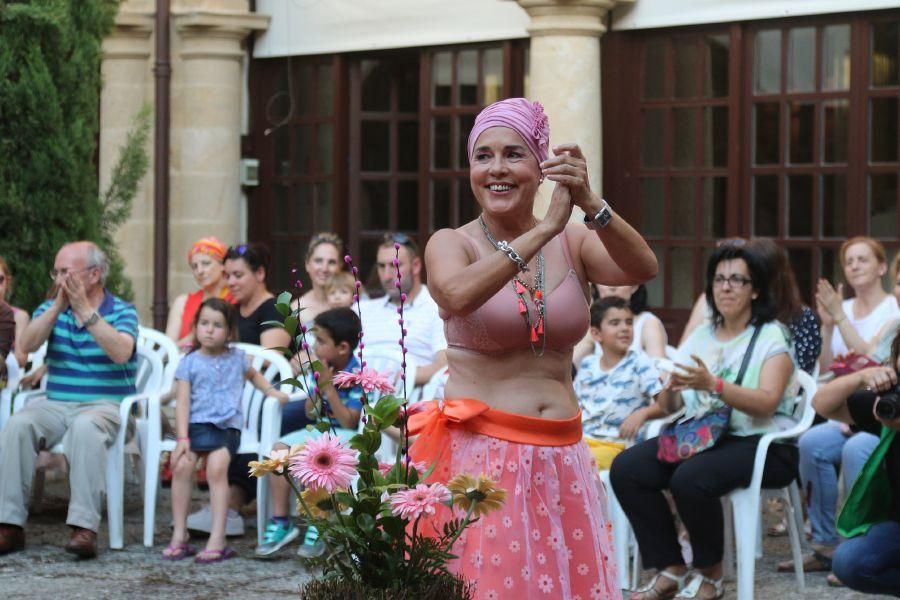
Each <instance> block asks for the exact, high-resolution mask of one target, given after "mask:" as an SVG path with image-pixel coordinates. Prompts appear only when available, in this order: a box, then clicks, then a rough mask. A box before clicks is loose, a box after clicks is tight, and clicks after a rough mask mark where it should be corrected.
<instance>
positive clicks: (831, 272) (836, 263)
mask: <svg viewBox="0 0 900 600" xmlns="http://www.w3.org/2000/svg"><path fill="white" fill-rule="evenodd" d="M819 265H820V268H821V271H822V274H821V277H822V279H827V280H828V281H831V282H832V283H834V282H837V281H840V279H841V277H843V274H844V270H843V268H841V265H840V258H839V257H838V252H837V248H822V250H821V254H820V258H819Z"/></svg>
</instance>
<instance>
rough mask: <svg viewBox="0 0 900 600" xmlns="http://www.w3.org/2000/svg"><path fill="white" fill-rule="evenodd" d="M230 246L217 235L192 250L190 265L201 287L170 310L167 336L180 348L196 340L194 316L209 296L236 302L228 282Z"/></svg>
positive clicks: (176, 300)
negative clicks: (227, 267)
mask: <svg viewBox="0 0 900 600" xmlns="http://www.w3.org/2000/svg"><path fill="white" fill-rule="evenodd" d="M227 250H228V248H227V247H226V246H225V244H223V243H222V242H220V241H219V240H218V239H216V238H215V237H213V236H209V237H205V238H203V239H201V240H197V241H196V242H194V245H193V246H191V249H190V250H189V251H188V264H189V265H190V266H191V273H193V275H194V280H195V281H196V282H197V285H198V286H200V289H199V290H197V291H196V292H192V293H190V294H181V295H180V296H178V297H176V298H175V301H174V302H173V303H172V308H171V309H170V310H169V320H168V322H167V323H166V335H167V336H169V337H170V338H171V339H173V340H175V342H176V343H177V344H178V347H179V348H190V347H191V346H192V344H193V343H194V334H193V332H192V327H193V323H194V315H196V314H197V310H198V309H199V308H200V304H201V303H202V302H203V301H204V300H206V299H207V298H213V297H216V298H224V299H225V300H228V301H229V302H234V299H233V298H232V297H231V293H230V292H229V291H228V287H227V286H226V285H225V277H224V274H225V267H224V266H223V265H224V262H225V252H226V251H227Z"/></svg>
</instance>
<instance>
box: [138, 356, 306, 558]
mask: <svg viewBox="0 0 900 600" xmlns="http://www.w3.org/2000/svg"><path fill="white" fill-rule="evenodd" d="M234 347H236V348H239V349H241V350H243V351H244V352H246V353H247V356H248V357H249V358H250V363H251V366H252V367H253V368H254V369H256V370H257V371H259V372H260V373H262V374H263V376H264V377H265V378H266V379H268V380H269V381H272V382H278V381H284V380H285V379H289V378H291V377H293V373H292V371H291V365H290V364H289V363H288V360H287V359H286V358H284V356H282V355H281V354H279V353H277V352H275V351H274V350H268V349H266V348H263V347H261V346H256V345H253V344H234ZM172 373H173V377H174V370H173V372H172ZM281 390H282V391H283V392H286V393H288V394H289V395H290V396H291V401H302V400H305V399H306V393H305V392H302V391H299V390H294V389H293V388H292V387H291V386H290V385H289V384H283V385H282V386H281ZM241 411H242V413H243V415H244V427H243V428H242V430H241V445H240V447H239V448H238V454H256V455H257V456H258V457H259V460H262V459H263V458H264V457H265V456H267V455H268V454H269V451H270V450H271V449H272V445H273V444H274V443H275V442H277V441H278V438H279V434H280V432H281V404H280V403H279V402H278V400H277V399H276V398H268V397H266V396H265V394H263V393H262V392H261V391H259V390H257V389H256V388H255V387H253V384H252V383H250V382H249V381H247V382H246V383H245V384H244V389H243V393H242V395H241ZM140 419H141V420H143V421H145V425H142V426H141V429H144V430H145V431H146V436H145V437H143V438H142V439H141V444H142V447H141V456H143V458H144V546H147V547H150V546H153V533H154V528H155V524H156V496H157V492H158V490H159V466H160V458H161V456H162V453H163V452H171V451H173V450H174V449H175V444H176V443H175V440H172V439H163V437H162V414H161V412H160V399H159V396H156V397H151V398H150V401H149V402H148V404H147V408H146V411H145V412H143V414H142V415H141V417H140ZM256 491H257V497H256V520H257V541H258V543H262V536H263V532H264V530H265V526H266V523H267V522H268V521H269V517H270V516H271V512H272V507H271V503H270V499H269V484H268V481H266V480H265V478H262V477H260V478H259V479H257V481H256Z"/></svg>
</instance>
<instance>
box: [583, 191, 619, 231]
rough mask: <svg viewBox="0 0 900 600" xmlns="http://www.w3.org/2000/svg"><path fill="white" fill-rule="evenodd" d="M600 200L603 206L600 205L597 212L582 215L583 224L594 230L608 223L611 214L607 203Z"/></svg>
mask: <svg viewBox="0 0 900 600" xmlns="http://www.w3.org/2000/svg"><path fill="white" fill-rule="evenodd" d="M600 201H601V202H603V206H601V207H600V210H598V211H597V214H595V215H594V216H589V215H584V224H585V225H587V228H588V229H593V230H594V231H597V230H598V229H602V228H604V227H606V226H607V225H609V222H610V221H611V220H612V216H613V214H612V209H610V208H609V203H608V202H607V201H606V200H603V199H602V198H601V200H600Z"/></svg>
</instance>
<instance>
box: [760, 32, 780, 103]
mask: <svg viewBox="0 0 900 600" xmlns="http://www.w3.org/2000/svg"><path fill="white" fill-rule="evenodd" d="M753 91H754V92H755V93H757V94H777V93H778V92H780V91H781V31H780V30H778V29H766V30H763V31H759V32H757V34H756V39H755V40H754V46H753Z"/></svg>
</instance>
